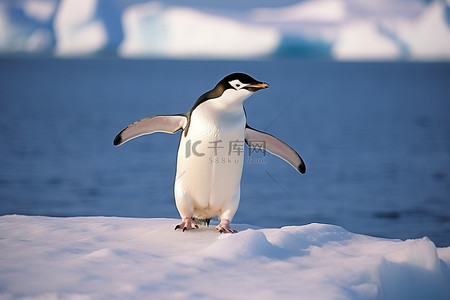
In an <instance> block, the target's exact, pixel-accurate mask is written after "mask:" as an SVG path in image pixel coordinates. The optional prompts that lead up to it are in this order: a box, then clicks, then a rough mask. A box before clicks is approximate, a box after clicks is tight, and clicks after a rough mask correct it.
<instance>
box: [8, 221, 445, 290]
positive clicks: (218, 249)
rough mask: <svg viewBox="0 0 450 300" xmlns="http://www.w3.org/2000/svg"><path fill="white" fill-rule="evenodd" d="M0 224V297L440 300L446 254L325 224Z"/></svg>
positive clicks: (425, 244) (424, 242)
mask: <svg viewBox="0 0 450 300" xmlns="http://www.w3.org/2000/svg"><path fill="white" fill-rule="evenodd" d="M177 223H178V220H176V219H139V218H137V219H130V218H112V217H109V218H105V217H76V218H50V217H37V216H19V215H7V216H2V217H0V249H1V252H2V255H1V256H0V299H21V298H23V299H149V298H152V299H275V298H282V299H448V295H450V271H449V265H450V247H449V248H440V249H436V247H435V246H434V244H433V243H432V242H431V241H430V240H429V239H427V238H422V239H416V240H406V241H401V240H387V239H380V238H373V237H369V236H364V235H358V234H354V233H351V232H348V231H346V230H345V229H343V228H341V227H338V226H333V225H326V224H309V225H304V226H289V227H282V228H272V229H269V228H265V229H258V228H255V227H253V226H249V225H234V228H236V229H238V230H239V231H240V232H239V233H238V234H235V235H221V234H219V233H217V232H216V231H215V230H214V227H209V228H207V227H201V228H200V229H198V230H195V231H189V232H184V233H183V232H181V231H174V230H173V228H174V226H175V225H176V224H177Z"/></svg>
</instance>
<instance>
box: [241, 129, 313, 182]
mask: <svg viewBox="0 0 450 300" xmlns="http://www.w3.org/2000/svg"><path fill="white" fill-rule="evenodd" d="M245 143H246V144H247V146H249V147H250V148H259V149H264V150H267V151H269V152H270V153H272V154H274V155H276V156H278V157H279V158H281V159H283V160H285V161H286V162H287V163H289V164H290V165H291V166H292V167H294V168H295V169H296V170H297V171H298V172H300V173H302V174H305V172H306V166H305V163H304V162H303V159H302V158H301V157H300V155H298V153H297V152H296V151H295V150H294V149H292V148H291V146H289V145H288V144H286V143H284V142H283V141H281V140H279V139H277V138H276V137H274V136H273V135H271V134H268V133H265V132H262V131H259V130H256V129H253V128H251V127H250V126H248V125H247V127H246V128H245Z"/></svg>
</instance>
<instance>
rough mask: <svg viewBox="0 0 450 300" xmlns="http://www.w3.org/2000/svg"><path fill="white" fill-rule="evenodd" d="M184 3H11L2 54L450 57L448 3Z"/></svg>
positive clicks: (2, 11) (0, 38)
mask: <svg viewBox="0 0 450 300" xmlns="http://www.w3.org/2000/svg"><path fill="white" fill-rule="evenodd" d="M180 3H181V2H179V3H177V4H168V3H165V2H160V1H140V0H134V1H127V2H123V1H112V0H106V1H105V0H61V1H58V0H45V1H44V0H35V1H20V2H15V1H10V2H8V1H3V2H0V54H1V53H3V54H5V53H33V54H39V53H41V54H42V53H44V54H50V55H56V56H59V57H72V56H80V57H83V56H93V55H98V56H101V55H118V56H120V57H126V58H142V57H144V58H169V59H170V58H175V59H178V58H183V59H186V58H187V59H192V58H193V59H211V58H213V59H250V58H261V57H263V58H266V57H278V56H289V57H292V56H294V57H295V56H297V57H319V58H320V57H323V58H333V59H336V60H398V59H404V60H449V59H450V21H449V20H450V17H449V16H450V4H449V1H440V0H434V1H422V0H413V1H401V0H382V1H381V0H380V1H376V3H375V2H373V1H350V0H307V1H298V2H297V3H294V4H292V3H291V4H289V5H287V4H286V2H277V1H274V3H272V5H271V6H270V7H258V6H254V5H253V6H252V5H249V4H244V3H242V4H241V5H239V6H238V7H233V6H232V5H230V7H229V8H228V9H226V10H224V9H223V7H221V6H220V4H214V3H212V4H211V3H210V4H209V5H208V6H202V5H199V4H197V5H194V6H187V4H184V3H183V4H180ZM265 3H266V4H267V3H268V2H265ZM183 5H185V6H183ZM215 5H216V6H215Z"/></svg>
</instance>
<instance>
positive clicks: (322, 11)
mask: <svg viewBox="0 0 450 300" xmlns="http://www.w3.org/2000/svg"><path fill="white" fill-rule="evenodd" d="M346 13H347V11H346V9H345V3H344V1H341V0H317V1H304V2H299V3H296V4H294V5H290V6H287V7H281V8H275V9H273V8H271V9H267V8H259V9H255V10H254V11H253V18H255V20H258V21H265V22H280V21H283V22H296V21H314V22H339V21H343V20H345V17H346Z"/></svg>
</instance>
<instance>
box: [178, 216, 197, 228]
mask: <svg viewBox="0 0 450 300" xmlns="http://www.w3.org/2000/svg"><path fill="white" fill-rule="evenodd" d="M181 228H183V232H185V231H186V230H191V229H197V228H198V225H197V224H195V222H194V220H192V218H190V217H186V218H184V219H183V221H182V222H181V223H180V224H178V225H177V226H175V230H177V229H181Z"/></svg>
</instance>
